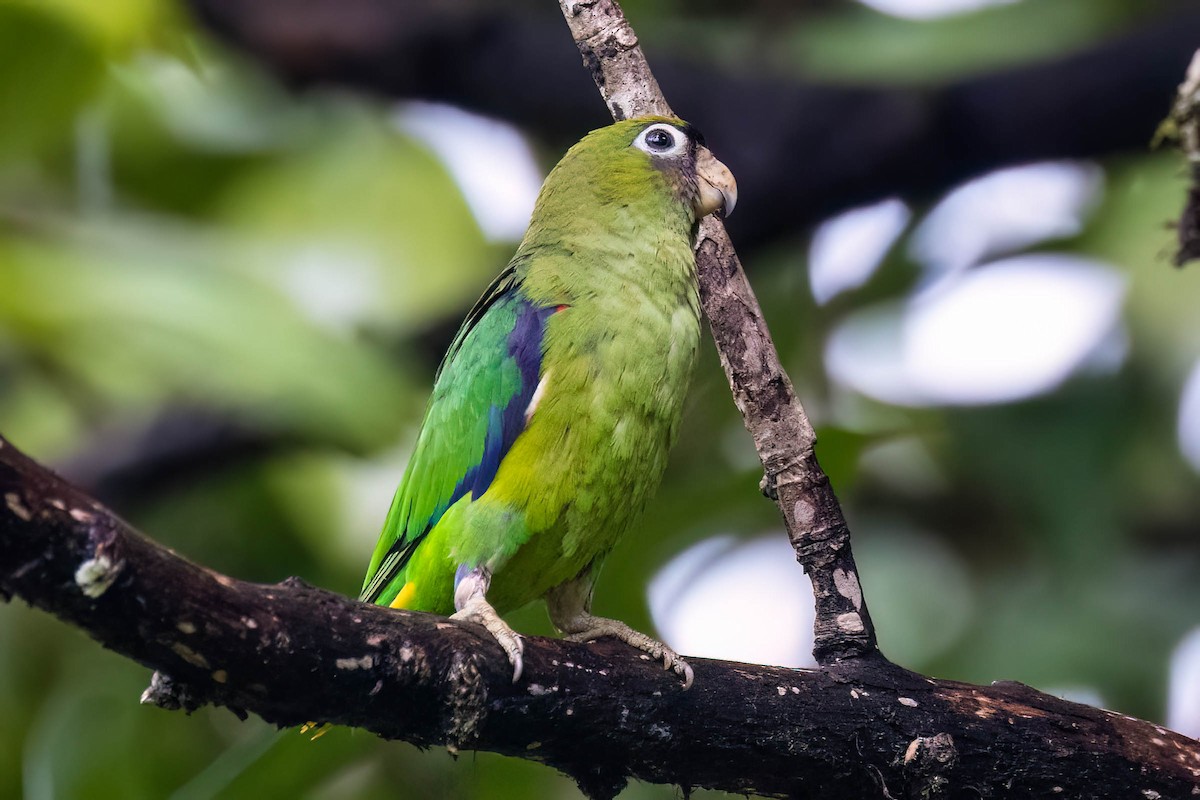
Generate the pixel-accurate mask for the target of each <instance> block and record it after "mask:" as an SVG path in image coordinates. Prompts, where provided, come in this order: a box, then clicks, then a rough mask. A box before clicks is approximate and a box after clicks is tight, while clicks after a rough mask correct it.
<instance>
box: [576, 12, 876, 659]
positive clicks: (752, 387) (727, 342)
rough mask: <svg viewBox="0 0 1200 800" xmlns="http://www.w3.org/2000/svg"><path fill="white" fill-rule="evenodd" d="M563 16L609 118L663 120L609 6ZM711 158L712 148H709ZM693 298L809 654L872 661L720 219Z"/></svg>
mask: <svg viewBox="0 0 1200 800" xmlns="http://www.w3.org/2000/svg"><path fill="white" fill-rule="evenodd" d="M559 5H560V7H561V8H562V10H563V16H565V17H566V20H567V25H568V26H569V27H570V29H571V35H572V36H573V37H574V39H575V43H576V44H577V45H578V46H579V51H580V53H581V54H582V55H583V62H584V64H585V65H586V66H587V68H588V70H589V71H590V72H591V74H592V79H593V80H594V81H595V83H596V86H597V88H599V90H600V95H601V97H603V98H604V102H605V104H606V105H607V106H608V110H609V111H610V112H611V113H612V115H613V118H614V119H618V120H621V119H628V118H630V117H638V116H645V115H647V114H668V115H669V114H671V113H672V112H671V107H670V106H669V105H668V104H667V101H666V98H664V97H663V94H662V90H661V89H659V87H658V82H657V81H656V80H655V79H654V75H653V73H651V71H650V66H649V64H648V63H647V62H646V57H645V56H644V55H643V54H642V51H641V48H640V47H638V40H637V35H636V34H635V33H634V32H633V28H631V27H630V25H629V22H628V21H627V20H626V19H625V16H624V14H623V13H622V12H621V8H620V6H619V5H617V3H616V2H614V1H613V0H560V3H559ZM713 144H714V146H716V147H717V149H718V150H719V149H720V143H719V142H717V143H713ZM696 268H697V270H698V272H699V275H700V298H701V301H702V302H703V304H704V313H705V315H706V316H707V317H708V321H709V327H710V328H711V330H712V334H713V339H714V340H715V341H716V344H717V351H718V353H719V355H720V358H721V365H722V366H723V367H724V368H725V374H726V376H727V377H728V378H729V386H730V388H731V389H732V391H733V399H734V402H736V403H737V407H738V409H739V410H740V411H741V412H742V418H743V420H744V421H745V423H746V429H747V430H748V431H750V434H751V436H753V437H754V446H755V448H756V449H757V450H758V456H759V458H760V459H761V460H762V464H763V469H764V470H765V473H766V476H765V479H764V489H765V491H766V492H767V493H768V495H769V496H771V497H772V498H774V499H775V501H776V502H777V503H778V504H779V510H780V512H781V513H782V514H783V520H784V524H785V525H786V527H787V531H788V536H789V537H790V538H791V540H792V546H793V547H794V548H795V549H796V557H797V559H798V560H799V561H800V563H801V564H803V565H804V569H805V571H806V572H807V573H808V577H809V579H810V580H811V581H812V585H813V593H814V595H815V598H816V608H817V611H816V620H815V622H814V633H815V637H814V642H813V655H814V656H815V657H816V659H817V663H819V664H830V663H833V662H836V661H839V660H842V659H848V658H862V657H869V656H876V655H878V649H877V646H876V642H875V629H874V627H873V626H872V624H871V615H870V614H869V613H868V611H867V604H866V601H865V600H864V598H863V591H862V586H861V584H860V581H859V578H858V569H857V567H855V564H854V555H853V553H852V552H851V550H850V529H849V527H848V526H847V525H846V519H845V516H844V515H843V514H842V508H841V506H840V505H839V504H838V501H837V498H836V497H835V496H834V494H833V487H832V486H831V485H830V483H829V478H828V477H826V475H825V473H824V472H823V471H822V470H821V467H820V465H819V464H818V463H817V457H816V454H815V452H814V449H813V448H814V447H815V445H816V442H817V437H816V434H815V433H814V432H813V427H812V424H811V423H810V422H809V421H808V416H807V415H806V414H805V413H804V409H803V407H801V405H800V401H799V400H797V399H796V393H795V391H794V390H793V388H792V382H791V380H789V379H788V376H787V373H785V372H784V370H783V366H782V365H781V364H780V362H779V355H778V353H776V351H775V344H774V342H772V341H771V335H770V333H769V332H768V331H767V325H766V322H765V321H764V319H763V315H762V309H761V308H759V305H758V299H757V298H756V297H755V296H754V291H753V290H752V289H751V288H750V284H749V282H748V281H747V280H746V275H745V273H744V272H743V270H742V265H741V262H740V261H739V260H738V257H737V253H735V252H734V250H733V245H732V243H731V242H730V241H729V236H728V234H726V233H725V226H724V224H722V223H721V222H720V221H719V220H717V219H714V218H712V217H708V218H706V219H705V220H704V222H702V223H701V225H700V233H699V235H698V237H697V239H696Z"/></svg>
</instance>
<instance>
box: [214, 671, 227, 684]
mask: <svg viewBox="0 0 1200 800" xmlns="http://www.w3.org/2000/svg"><path fill="white" fill-rule="evenodd" d="M212 679H213V680H214V681H216V682H217V683H225V682H226V681H228V680H229V673H228V672H226V671H225V670H223V669H219V670H217V671H216V672H214V673H213V674H212Z"/></svg>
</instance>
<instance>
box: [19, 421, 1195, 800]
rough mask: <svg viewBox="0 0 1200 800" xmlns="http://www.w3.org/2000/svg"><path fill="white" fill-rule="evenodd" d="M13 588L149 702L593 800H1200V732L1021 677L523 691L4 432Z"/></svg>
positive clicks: (443, 632) (701, 670)
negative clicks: (652, 787) (426, 751)
mask: <svg viewBox="0 0 1200 800" xmlns="http://www.w3.org/2000/svg"><path fill="white" fill-rule="evenodd" d="M9 595H15V596H17V597H21V598H23V599H25V600H26V601H27V602H29V603H31V604H32V605H34V606H36V607H38V608H41V609H43V610H45V611H48V612H49V613H52V614H54V615H56V616H58V617H59V618H61V619H63V620H65V621H67V622H69V623H72V624H74V625H77V626H79V627H80V628H82V629H83V630H85V631H87V632H88V633H89V634H91V635H92V636H93V637H95V638H96V639H97V640H98V641H99V642H101V643H102V644H104V645H105V646H106V647H108V648H111V649H112V650H115V651H116V652H118V653H121V654H122V655H125V656H128V657H130V658H133V659H135V660H137V661H138V662H140V663H142V664H145V665H146V666H147V667H149V668H151V669H155V670H158V671H159V672H157V673H155V676H154V680H153V682H152V684H151V686H150V688H149V689H147V691H146V693H145V695H144V697H143V700H144V701H145V702H149V703H156V704H158V705H162V706H165V707H168V708H187V709H192V708H196V707H199V706H201V705H204V704H209V703H211V704H214V705H222V706H226V707H228V708H230V709H231V710H233V711H234V712H235V713H237V714H242V715H244V714H245V713H246V712H253V713H255V714H257V715H259V716H261V717H262V718H263V719H265V720H267V721H268V722H272V723H275V724H278V725H280V726H290V725H298V724H300V723H302V722H304V721H306V720H310V719H318V720H327V721H330V722H334V723H337V724H341V725H352V726H356V727H361V728H365V729H366V730H369V731H371V732H373V733H376V734H378V735H380V736H383V737H386V738H396V739H404V740H406V741H409V742H412V743H414V744H419V745H423V746H429V745H445V746H447V747H449V748H451V749H452V750H457V749H477V750H491V751H494V752H497V753H504V754H506V755H511V756H516V757H518V758H527V759H532V760H536V761H539V762H541V763H544V764H547V765H549V766H552V767H555V768H557V769H559V770H562V771H563V772H565V773H566V774H568V775H570V776H572V777H573V778H574V779H575V780H576V781H577V782H578V783H579V786H580V788H581V789H582V790H583V791H584V792H585V793H587V794H588V795H589V796H591V797H594V798H608V797H612V796H614V795H615V794H616V793H617V792H619V791H620V789H621V788H622V787H623V786H624V785H625V783H626V781H627V780H628V779H629V778H636V779H639V780H645V781H653V782H661V783H676V784H680V785H682V786H684V787H712V788H718V789H726V790H728V791H732V792H756V793H759V794H764V795H768V796H778V797H830V798H875V797H878V798H894V799H896V800H898V799H899V798H959V797H962V798H972V800H974V799H975V798H979V797H1006V798H1048V797H1069V798H1097V800H1099V799H1100V798H1104V799H1105V800H1107V799H1108V798H1118V797H1128V798H1135V800H1141V799H1142V798H1150V799H1151V800H1153V799H1154V798H1161V799H1163V800H1166V798H1171V799H1172V800H1174V799H1175V798H1187V797H1192V796H1196V795H1200V742H1196V741H1194V740H1192V739H1189V738H1187V737H1185V736H1181V735H1179V734H1177V733H1173V732H1171V731H1168V730H1166V729H1164V728H1161V727H1159V726H1157V725H1152V724H1150V723H1148V722H1142V721H1140V720H1136V719H1132V718H1130V717H1125V716H1122V715H1120V714H1115V713H1112V712H1109V711H1103V710H1100V709H1097V708H1092V707H1090V706H1083V705H1078V704H1075V703H1068V702H1066V701H1064V700H1059V699H1056V698H1053V697H1050V696H1048V695H1044V694H1041V693H1039V692H1036V691H1034V690H1033V689H1030V688H1029V687H1026V686H1022V685H1020V684H1014V683H1006V684H997V685H993V686H989V687H981V686H971V685H969V684H963V683H957V682H953V681H940V680H932V679H929V678H925V677H923V676H920V675H916V674H914V673H911V672H908V671H906V670H903V669H900V668H898V667H895V666H893V665H890V664H888V663H887V662H885V661H883V660H882V659H848V660H844V661H842V662H841V663H838V664H835V665H832V666H830V667H827V668H824V669H822V670H793V669H783V668H780V667H764V666H758V665H752V664H733V663H728V662H719V661H709V660H706V659H692V660H691V664H692V666H693V668H694V669H695V671H696V683H695V685H694V686H693V687H692V688H691V689H690V690H688V691H686V692H685V691H683V690H682V689H681V688H680V685H679V681H678V679H676V678H675V677H674V676H673V675H671V674H670V673H665V672H663V671H662V670H661V669H660V668H658V667H657V666H656V665H654V664H650V663H648V662H647V661H646V660H645V657H644V656H641V655H639V654H638V653H636V652H634V651H632V650H631V649H630V648H628V647H625V646H623V645H621V644H619V643H615V642H610V641H603V642H593V643H591V644H587V645H582V644H572V643H570V642H563V641H559V640H553V639H541V638H530V639H528V640H527V642H526V651H525V677H524V678H523V679H522V680H521V682H520V683H518V684H515V685H514V684H513V683H512V681H511V670H510V668H509V666H508V662H507V660H506V659H505V657H504V654H503V653H502V652H501V651H500V649H499V647H498V646H497V645H496V644H495V642H494V641H493V640H492V639H491V638H490V637H489V636H488V635H487V634H486V633H485V632H484V631H483V630H482V629H480V628H476V627H474V626H470V625H461V624H456V623H452V622H450V621H449V620H447V619H445V618H443V617H437V616H433V615H430V614H421V613H416V612H396V611H391V610H389V609H384V608H379V607H376V606H370V605H364V604H361V603H357V602H355V601H353V600H351V599H349V598H346V597H342V596H340V595H336V594H333V593H331V592H327V591H324V590H321V589H316V588H313V587H310V586H307V585H305V584H303V583H302V582H300V581H294V580H293V581H285V582H284V583H283V584H280V585H262V584H251V583H245V582H243V581H238V580H234V579H232V578H229V577H226V576H224V575H220V574H218V573H215V572H213V571H212V570H209V569H206V568H204V567H201V566H198V565H196V564H193V563H191V562H189V561H187V560H186V559H183V558H181V557H180V556H178V555H176V554H174V553H172V552H170V551H169V550H167V549H165V548H163V547H161V546H159V545H156V544H154V543H153V542H151V541H150V540H148V539H146V538H145V537H143V536H141V535H140V534H138V533H137V532H136V531H133V530H132V529H130V528H129V526H128V525H126V524H125V523H124V522H122V521H121V520H120V519H119V518H117V517H116V516H115V515H113V514H112V513H111V512H110V511H108V510H107V509H105V508H104V507H102V506H101V505H100V504H98V503H97V502H95V501H94V500H93V499H91V498H90V497H89V496H87V495H86V494H84V493H83V492H81V491H80V490H78V489H76V488H75V487H73V486H71V485H70V484H69V483H67V482H66V481H64V480H63V479H61V478H59V477H58V476H57V475H54V474H53V473H52V472H50V471H49V470H47V469H46V468H45V467H42V466H40V465H39V464H37V463H36V462H34V461H33V460H31V459H29V458H28V457H26V456H25V455H23V454H21V453H20V452H18V451H17V449H16V448H15V447H13V446H12V445H11V444H9V443H8V442H7V441H5V440H4V439H3V438H0V597H4V598H7V597H8V596H9ZM164 676H170V678H166V677H164ZM131 700H132V698H131Z"/></svg>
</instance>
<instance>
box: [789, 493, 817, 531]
mask: <svg viewBox="0 0 1200 800" xmlns="http://www.w3.org/2000/svg"><path fill="white" fill-rule="evenodd" d="M792 516H793V517H794V518H795V520H796V525H797V526H798V527H800V528H805V529H807V528H811V527H812V526H813V523H814V522H816V521H817V507H816V506H814V505H813V504H812V503H810V502H808V501H807V500H797V501H796V505H795V506H793V507H792Z"/></svg>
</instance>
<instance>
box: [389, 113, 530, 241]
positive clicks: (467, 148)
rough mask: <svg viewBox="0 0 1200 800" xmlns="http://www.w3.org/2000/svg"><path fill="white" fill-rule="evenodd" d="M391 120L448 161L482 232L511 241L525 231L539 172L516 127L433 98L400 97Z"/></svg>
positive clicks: (447, 164) (494, 238)
mask: <svg viewBox="0 0 1200 800" xmlns="http://www.w3.org/2000/svg"><path fill="white" fill-rule="evenodd" d="M395 121H396V127H397V128H399V129H400V130H402V131H403V132H405V133H407V134H409V135H410V136H413V137H415V138H416V139H418V140H420V141H421V143H422V144H424V145H425V146H426V147H428V148H429V149H430V150H432V151H433V152H434V153H435V154H436V155H437V157H438V158H439V159H441V160H442V163H443V164H445V165H446V169H448V170H449V171H450V174H451V175H452V176H453V177H454V181H455V183H457V184H458V186H459V188H460V189H461V190H462V193H463V197H464V198H465V199H466V201H467V205H469V206H470V207H471V211H472V213H474V215H475V219H476V220H477V221H478V222H479V227H480V229H481V230H482V231H483V234H484V236H486V237H487V238H488V239H491V240H493V241H496V240H503V241H515V240H518V239H520V238H521V236H522V235H524V233H525V228H526V227H527V226H528V225H529V216H530V214H531V213H533V202H534V200H536V199H537V193H538V190H539V189H540V188H541V186H542V178H543V176H542V172H541V170H540V169H539V168H538V165H537V161H536V160H535V159H534V156H533V150H532V149H531V148H530V147H529V144H528V142H526V141H525V138H524V137H523V136H521V133H520V132H519V131H518V130H517V129H516V128H514V127H513V126H512V125H509V124H508V123H505V122H500V121H499V120H495V119H491V118H488V117H482V116H479V115H478V114H471V113H468V112H466V111H463V110H462V109H460V108H456V107H454V106H446V105H439V104H435V103H404V104H402V105H401V106H400V107H399V110H398V111H397V113H396V116H395Z"/></svg>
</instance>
